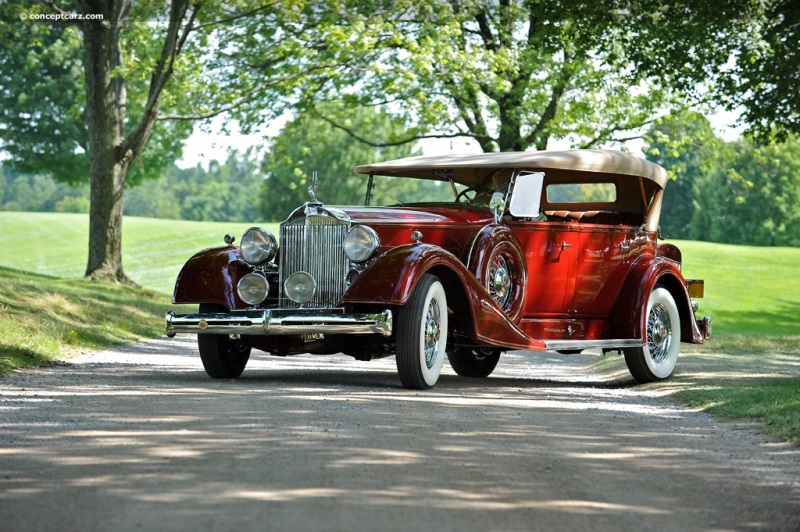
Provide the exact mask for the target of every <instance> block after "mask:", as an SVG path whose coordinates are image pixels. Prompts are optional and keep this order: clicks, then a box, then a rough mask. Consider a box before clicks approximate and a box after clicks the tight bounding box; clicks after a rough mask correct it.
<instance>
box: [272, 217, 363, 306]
mask: <svg viewBox="0 0 800 532" xmlns="http://www.w3.org/2000/svg"><path fill="white" fill-rule="evenodd" d="M347 230H348V224H347V223H346V222H343V221H341V220H337V219H336V218H333V217H331V216H326V215H320V214H309V215H306V216H305V217H299V218H295V219H293V220H289V221H287V222H284V223H283V224H281V230H280V242H281V244H280V246H281V258H280V283H281V305H282V306H285V307H300V306H303V307H311V308H317V307H333V306H335V305H336V303H337V302H338V301H339V299H340V298H341V297H342V294H344V291H345V288H346V285H345V277H346V275H347V270H348V267H349V263H348V260H347V256H345V254H344V247H343V246H344V237H345V235H346V234H347ZM298 271H304V272H306V273H309V274H311V276H312V277H313V278H314V280H315V281H316V283H317V291H316V293H315V294H314V297H312V298H311V299H310V300H309V301H307V302H305V303H303V304H302V305H300V304H299V303H295V302H294V301H291V300H290V299H289V298H287V297H286V294H285V293H284V291H283V283H284V281H285V280H286V278H287V277H289V276H290V275H291V274H293V273H295V272H298Z"/></svg>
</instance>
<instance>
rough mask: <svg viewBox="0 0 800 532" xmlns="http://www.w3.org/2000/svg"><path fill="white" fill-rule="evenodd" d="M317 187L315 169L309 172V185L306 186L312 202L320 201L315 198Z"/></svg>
mask: <svg viewBox="0 0 800 532" xmlns="http://www.w3.org/2000/svg"><path fill="white" fill-rule="evenodd" d="M317 188H319V178H318V177H317V171H316V170H314V172H312V173H311V186H310V187H308V195H309V196H311V202H312V203H320V201H319V200H318V199H317Z"/></svg>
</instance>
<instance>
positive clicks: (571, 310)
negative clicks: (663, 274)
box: [566, 224, 635, 318]
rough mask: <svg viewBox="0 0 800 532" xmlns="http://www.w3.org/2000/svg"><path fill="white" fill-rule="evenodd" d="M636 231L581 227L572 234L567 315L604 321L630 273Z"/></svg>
mask: <svg viewBox="0 0 800 532" xmlns="http://www.w3.org/2000/svg"><path fill="white" fill-rule="evenodd" d="M634 232H635V230H634V229H632V228H630V227H611V226H592V225H588V224H587V225H584V226H582V227H581V228H580V229H579V230H578V231H577V232H576V233H575V247H574V252H575V270H574V280H573V282H574V286H573V289H572V291H571V293H570V301H569V302H568V303H567V305H566V307H567V313H568V314H569V315H570V316H571V317H575V318H578V317H580V318H593V317H606V316H607V315H608V313H609V312H610V311H611V308H612V307H613V305H614V302H615V301H616V299H617V295H618V294H619V290H620V288H621V287H622V283H623V282H624V281H625V278H626V277H627V273H628V271H629V270H630V249H631V244H632V240H633V238H634Z"/></svg>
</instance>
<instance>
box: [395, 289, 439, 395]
mask: <svg viewBox="0 0 800 532" xmlns="http://www.w3.org/2000/svg"><path fill="white" fill-rule="evenodd" d="M395 334H396V335H397V346H396V356H395V361H396V362H397V372H398V373H399V375H400V382H402V383H403V387H404V388H411V389H416V390H425V389H427V388H430V387H431V386H433V385H434V384H436V381H437V380H439V374H440V373H441V371H442V364H443V363H444V357H445V348H446V346H447V298H446V297H445V293H444V287H443V286H442V283H440V282H439V279H438V278H437V277H436V276H434V275H430V274H426V275H424V276H423V277H422V279H420V281H419V283H418V284H417V286H416V288H415V289H414V292H413V293H412V294H411V298H410V299H409V300H408V303H406V305H405V306H403V307H400V309H398V311H397V329H396V330H395Z"/></svg>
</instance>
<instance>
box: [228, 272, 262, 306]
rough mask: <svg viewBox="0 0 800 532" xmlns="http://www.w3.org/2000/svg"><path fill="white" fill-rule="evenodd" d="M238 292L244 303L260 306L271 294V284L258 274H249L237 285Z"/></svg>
mask: <svg viewBox="0 0 800 532" xmlns="http://www.w3.org/2000/svg"><path fill="white" fill-rule="evenodd" d="M236 292H238V294H239V297H240V298H241V300H242V301H244V302H245V303H247V304H248V305H258V304H259V303H261V302H262V301H264V300H265V299H267V294H269V282H268V281H267V279H266V278H265V277H264V276H263V275H260V274H258V273H248V274H247V275H245V276H244V277H242V279H241V280H240V281H239V284H237V285H236Z"/></svg>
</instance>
